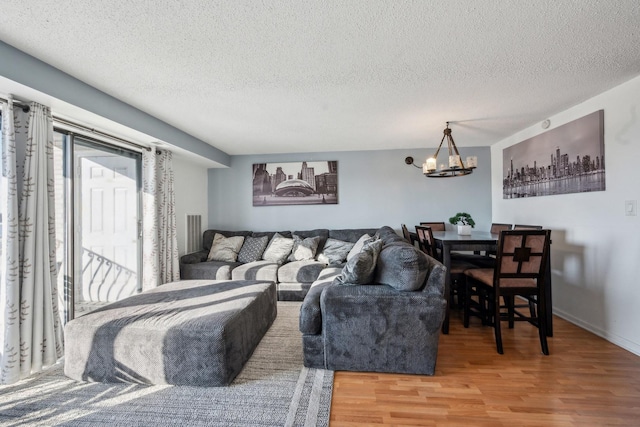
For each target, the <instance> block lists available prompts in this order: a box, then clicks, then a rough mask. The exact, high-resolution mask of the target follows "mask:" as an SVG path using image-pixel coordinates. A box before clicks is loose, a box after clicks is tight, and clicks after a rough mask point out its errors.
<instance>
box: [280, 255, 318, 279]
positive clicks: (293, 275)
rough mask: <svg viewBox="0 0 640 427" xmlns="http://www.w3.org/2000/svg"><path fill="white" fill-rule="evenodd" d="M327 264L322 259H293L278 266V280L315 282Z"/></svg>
mask: <svg viewBox="0 0 640 427" xmlns="http://www.w3.org/2000/svg"><path fill="white" fill-rule="evenodd" d="M324 268H325V265H324V264H323V263H321V262H320V261H314V260H304V261H292V262H288V263H286V264H284V265H281V266H280V268H278V282H283V283H286V282H288V283H294V282H298V283H313V282H314V281H315V280H316V279H317V278H318V275H319V274H320V272H321V271H322V270H323V269H324Z"/></svg>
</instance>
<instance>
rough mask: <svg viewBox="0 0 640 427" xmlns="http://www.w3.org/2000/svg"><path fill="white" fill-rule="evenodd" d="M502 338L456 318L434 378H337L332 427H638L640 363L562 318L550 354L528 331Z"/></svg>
mask: <svg viewBox="0 0 640 427" xmlns="http://www.w3.org/2000/svg"><path fill="white" fill-rule="evenodd" d="M504 326H505V327H504V328H503V341H504V353H505V354H504V355H499V354H498V353H497V352H496V349H495V341H494V337H493V329H492V328H490V327H486V326H482V325H481V324H480V322H479V321H478V319H472V322H471V325H470V326H469V328H468V329H465V328H464V327H463V326H462V319H461V314H460V313H459V312H457V311H453V312H452V318H451V326H450V333H449V335H442V336H441V338H440V345H439V349H438V362H437V366H436V374H435V375H434V376H432V377H431V376H421V375H398V374H375V373H357V372H336V373H335V379H334V389H333V397H332V402H331V418H330V426H332V427H340V426H362V425H375V426H378V425H416V426H433V425H438V426H492V427H493V426H600V425H609V426H638V425H640V357H638V356H636V355H634V354H632V353H630V352H628V351H626V350H624V349H622V348H620V347H617V346H615V345H613V344H611V343H609V342H607V341H605V340H604V339H602V338H599V337H598V336H596V335H594V334H592V333H590V332H587V331H586V330H584V329H581V328H579V327H577V326H575V325H573V324H571V323H569V322H567V321H564V320H562V319H560V318H558V317H554V337H553V338H550V339H549V350H550V352H551V354H550V355H549V356H544V355H543V354H542V353H541V351H540V342H539V340H538V335H537V330H536V329H535V328H534V327H533V326H531V325H529V324H526V323H517V324H516V325H515V328H514V329H511V330H509V329H508V328H507V327H506V324H505V325H504Z"/></svg>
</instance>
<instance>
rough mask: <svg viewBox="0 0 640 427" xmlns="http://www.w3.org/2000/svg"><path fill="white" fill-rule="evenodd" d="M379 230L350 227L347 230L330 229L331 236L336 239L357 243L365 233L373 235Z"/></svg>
mask: <svg viewBox="0 0 640 427" xmlns="http://www.w3.org/2000/svg"><path fill="white" fill-rule="evenodd" d="M376 231H378V229H377V228H349V229H345V230H329V237H331V238H332V239H336V240H344V241H345V242H351V243H355V242H357V241H358V239H359V238H360V237H362V235H363V234H368V235H369V236H373V235H374V234H376Z"/></svg>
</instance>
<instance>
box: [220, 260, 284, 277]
mask: <svg viewBox="0 0 640 427" xmlns="http://www.w3.org/2000/svg"><path fill="white" fill-rule="evenodd" d="M231 278H232V279H233V280H270V281H272V282H277V278H278V264H277V263H275V262H271V261H254V262H248V263H246V264H241V265H238V266H237V267H236V268H234V269H233V271H232V272H231Z"/></svg>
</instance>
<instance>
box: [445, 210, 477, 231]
mask: <svg viewBox="0 0 640 427" xmlns="http://www.w3.org/2000/svg"><path fill="white" fill-rule="evenodd" d="M449 222H450V223H451V224H453V225H457V226H458V234H460V235H461V236H469V235H470V234H471V228H473V227H475V226H476V223H475V221H474V220H473V218H471V215H469V214H468V213H466V212H458V213H457V214H455V215H454V216H452V217H451V218H449Z"/></svg>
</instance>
